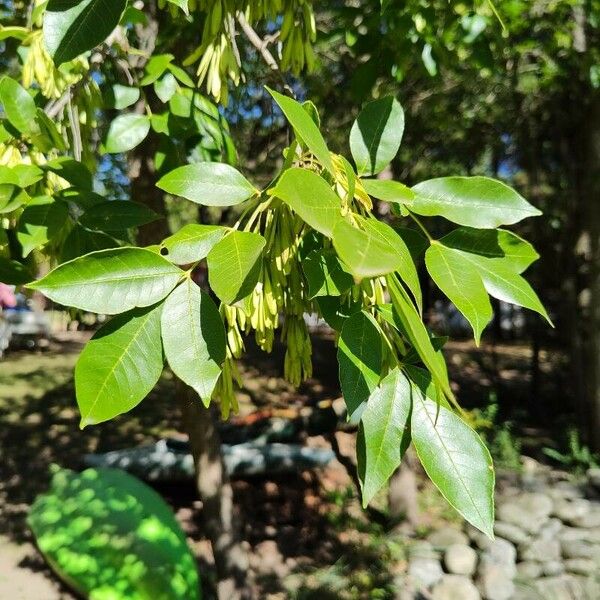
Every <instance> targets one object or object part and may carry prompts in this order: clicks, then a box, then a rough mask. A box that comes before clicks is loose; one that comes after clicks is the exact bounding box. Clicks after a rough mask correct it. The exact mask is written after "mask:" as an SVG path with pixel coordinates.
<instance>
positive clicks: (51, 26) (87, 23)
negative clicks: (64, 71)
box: [43, 0, 126, 65]
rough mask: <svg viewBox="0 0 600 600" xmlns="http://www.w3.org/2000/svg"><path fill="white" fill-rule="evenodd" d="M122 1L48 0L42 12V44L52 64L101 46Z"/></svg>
mask: <svg viewBox="0 0 600 600" xmlns="http://www.w3.org/2000/svg"><path fill="white" fill-rule="evenodd" d="M125 4H126V2H125V0H110V2H105V1H104V0H50V1H49V2H48V6H47V7H46V10H45V11H44V25H43V30H44V43H45V44H46V48H47V50H48V52H49V53H50V56H52V58H53V59H54V63H55V64H56V65H60V64H61V63H64V62H67V61H69V60H72V59H74V58H76V57H77V56H79V55H80V54H83V53H84V52H87V51H88V50H91V49H92V48H94V47H95V46H97V45H98V44H101V43H102V42H103V41H104V40H105V39H106V38H107V37H108V36H109V35H110V34H111V32H112V31H113V29H114V28H115V27H116V26H117V25H118V24H119V21H120V19H121V14H122V13H123V11H124V10H125Z"/></svg>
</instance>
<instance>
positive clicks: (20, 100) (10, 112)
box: [0, 76, 39, 134]
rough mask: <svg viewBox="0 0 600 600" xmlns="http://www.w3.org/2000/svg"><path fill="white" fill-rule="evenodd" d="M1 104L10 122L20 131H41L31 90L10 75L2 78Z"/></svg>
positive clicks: (26, 132)
mask: <svg viewBox="0 0 600 600" xmlns="http://www.w3.org/2000/svg"><path fill="white" fill-rule="evenodd" d="M0 104H2V106H3V108H4V114H5V115H6V118H7V119H8V122H9V123H10V124H11V125H12V126H13V127H14V128H15V129H17V130H18V131H19V132H20V133H24V134H32V133H33V134H35V133H38V132H39V127H38V125H37V123H36V120H35V118H36V115H37V108H36V106H35V102H34V100H33V98H32V97H31V95H30V94H29V92H28V91H27V90H26V89H25V88H24V87H22V86H21V85H19V84H18V83H17V82H16V81H15V80H14V79H11V78H10V77H6V76H5V77H2V78H1V79H0Z"/></svg>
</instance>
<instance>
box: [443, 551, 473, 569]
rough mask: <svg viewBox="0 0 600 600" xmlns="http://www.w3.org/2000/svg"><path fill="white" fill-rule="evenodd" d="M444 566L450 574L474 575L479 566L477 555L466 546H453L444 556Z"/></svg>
mask: <svg viewBox="0 0 600 600" xmlns="http://www.w3.org/2000/svg"><path fill="white" fill-rule="evenodd" d="M444 565H445V566H446V570H447V571H448V572H449V573H453V574H455V575H472V574H473V573H474V572H475V567H476V566H477V553H476V552H475V550H473V548H471V546H467V545H466V544H452V545H451V546H448V548H447V549H446V553H445V554H444Z"/></svg>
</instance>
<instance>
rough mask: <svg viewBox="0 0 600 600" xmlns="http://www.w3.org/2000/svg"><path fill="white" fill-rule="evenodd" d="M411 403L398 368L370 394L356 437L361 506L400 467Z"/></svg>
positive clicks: (406, 436) (407, 433)
mask: <svg viewBox="0 0 600 600" xmlns="http://www.w3.org/2000/svg"><path fill="white" fill-rule="evenodd" d="M411 404H412V399H411V386H410V382H409V381H408V379H407V378H406V377H405V375H404V374H403V373H402V371H400V369H398V368H395V369H394V370H393V371H391V373H389V374H388V375H387V376H386V377H385V378H384V379H383V381H382V382H381V385H380V386H379V387H377V388H375V390H374V391H373V393H372V394H371V395H370V396H369V400H368V401H367V407H366V408H365V410H364V412H363V414H362V417H361V420H360V425H361V430H360V432H359V436H358V439H357V444H358V445H359V448H358V450H357V457H360V459H359V461H358V475H359V478H360V483H361V487H362V504H363V507H366V506H367V504H369V502H370V501H371V500H372V499H373V497H374V496H375V494H376V493H377V492H378V491H379V490H380V489H381V488H382V487H383V486H384V485H385V483H386V481H387V480H388V479H389V478H390V477H391V475H392V473H393V472H394V471H395V470H396V469H397V468H398V467H399V466H400V462H401V461H402V457H403V455H404V452H406V449H407V448H408V445H409V444H410V413H411ZM361 447H362V448H361Z"/></svg>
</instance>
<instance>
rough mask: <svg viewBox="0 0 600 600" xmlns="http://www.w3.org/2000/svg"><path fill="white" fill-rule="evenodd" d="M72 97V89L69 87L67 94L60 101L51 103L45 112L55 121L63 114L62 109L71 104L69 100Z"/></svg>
mask: <svg viewBox="0 0 600 600" xmlns="http://www.w3.org/2000/svg"><path fill="white" fill-rule="evenodd" d="M70 97H71V87H70V86H69V87H68V88H67V89H66V91H65V93H64V94H63V95H62V96H61V97H60V98H59V99H58V100H55V101H53V102H49V103H48V104H47V105H46V108H45V109H44V112H45V113H46V114H47V115H48V117H50V118H51V119H54V118H56V117H58V115H59V114H60V113H61V111H62V109H63V108H64V107H65V106H66V105H67V104H68V103H69V98H70Z"/></svg>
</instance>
